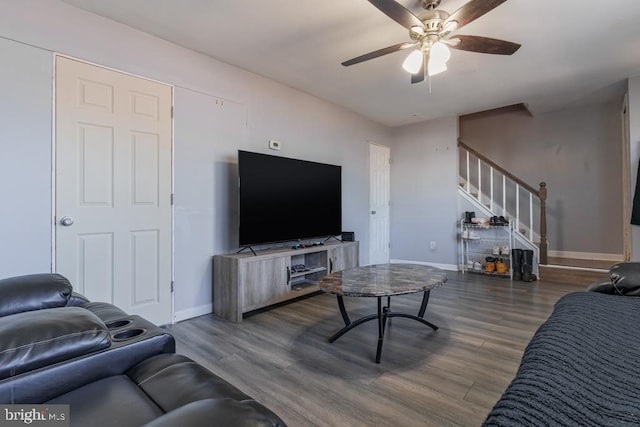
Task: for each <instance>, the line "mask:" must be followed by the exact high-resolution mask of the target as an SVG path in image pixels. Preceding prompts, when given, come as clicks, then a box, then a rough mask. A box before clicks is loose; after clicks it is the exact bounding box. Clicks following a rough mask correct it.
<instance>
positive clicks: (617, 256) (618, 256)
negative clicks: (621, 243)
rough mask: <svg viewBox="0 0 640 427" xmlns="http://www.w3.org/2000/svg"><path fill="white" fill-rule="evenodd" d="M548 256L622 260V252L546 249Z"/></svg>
mask: <svg viewBox="0 0 640 427" xmlns="http://www.w3.org/2000/svg"><path fill="white" fill-rule="evenodd" d="M547 255H548V256H551V257H558V258H574V259H591V260H600V261H619V262H622V261H624V255H622V254H599V253H594V252H573V251H548V252H547Z"/></svg>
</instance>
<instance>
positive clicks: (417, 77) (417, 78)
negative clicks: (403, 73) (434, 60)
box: [411, 54, 427, 84]
mask: <svg viewBox="0 0 640 427" xmlns="http://www.w3.org/2000/svg"><path fill="white" fill-rule="evenodd" d="M426 75H427V54H424V55H423V58H422V65H421V66H420V70H419V71H418V72H417V73H415V74H411V84H415V83H420V82H422V81H424V79H425V76H426Z"/></svg>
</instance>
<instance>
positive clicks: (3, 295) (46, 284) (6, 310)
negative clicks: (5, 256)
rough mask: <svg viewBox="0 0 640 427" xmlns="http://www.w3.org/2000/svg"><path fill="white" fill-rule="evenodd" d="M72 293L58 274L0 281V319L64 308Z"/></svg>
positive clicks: (68, 285)
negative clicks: (34, 311) (27, 312)
mask: <svg viewBox="0 0 640 427" xmlns="http://www.w3.org/2000/svg"><path fill="white" fill-rule="evenodd" d="M72 292H73V287H72V286H71V283H69V281H68V280H67V279H66V278H65V277H64V276H61V275H60V274H51V273H41V274H29V275H26V276H16V277H9V278H6V279H1V280H0V317H3V316H8V315H11V314H16V313H22V312H25V311H33V310H41V309H46V308H55V307H64V306H66V305H67V304H68V302H69V298H70V296H71V293H72Z"/></svg>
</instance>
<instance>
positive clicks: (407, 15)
mask: <svg viewBox="0 0 640 427" xmlns="http://www.w3.org/2000/svg"><path fill="white" fill-rule="evenodd" d="M369 3H371V4H372V5H374V6H375V7H377V8H378V9H380V10H381V11H382V13H384V14H385V15H387V16H388V17H389V18H391V19H393V20H394V21H396V22H397V23H398V24H400V25H402V26H403V27H405V28H406V29H407V30H410V29H411V27H413V26H416V25H417V26H419V27H421V28H422V27H423V24H422V21H421V20H420V19H419V18H418V17H417V16H416V15H414V14H413V12H411V11H410V10H409V9H407V8H406V7H404V6H403V5H401V4H400V3H398V2H396V1H394V0H369Z"/></svg>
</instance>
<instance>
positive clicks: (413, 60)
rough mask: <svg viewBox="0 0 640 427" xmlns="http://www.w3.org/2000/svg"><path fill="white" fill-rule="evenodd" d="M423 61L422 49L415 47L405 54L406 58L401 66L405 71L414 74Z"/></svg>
mask: <svg viewBox="0 0 640 427" xmlns="http://www.w3.org/2000/svg"><path fill="white" fill-rule="evenodd" d="M422 61H423V53H422V50H420V49H416V50H414V51H413V52H411V53H410V54H409V56H407V59H405V60H404V62H403V63H402V68H404V69H405V71H406V72H408V73H411V74H416V73H417V72H418V71H420V67H421V66H422Z"/></svg>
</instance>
